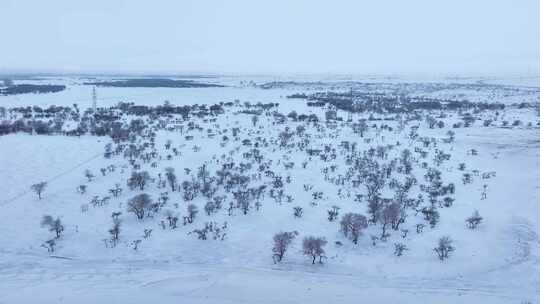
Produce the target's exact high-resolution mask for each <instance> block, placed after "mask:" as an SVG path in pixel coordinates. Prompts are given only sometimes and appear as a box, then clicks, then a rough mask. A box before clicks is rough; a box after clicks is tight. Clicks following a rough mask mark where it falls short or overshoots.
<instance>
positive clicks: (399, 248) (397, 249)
mask: <svg viewBox="0 0 540 304" xmlns="http://www.w3.org/2000/svg"><path fill="white" fill-rule="evenodd" d="M407 250H409V248H407V245H405V244H403V243H395V244H394V255H395V256H398V257H400V256H402V255H403V252H405V251H407Z"/></svg>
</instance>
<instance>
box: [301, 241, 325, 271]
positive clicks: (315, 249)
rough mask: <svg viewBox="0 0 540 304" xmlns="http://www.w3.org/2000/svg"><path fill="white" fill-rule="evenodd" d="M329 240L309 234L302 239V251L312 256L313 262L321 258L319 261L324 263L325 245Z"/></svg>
mask: <svg viewBox="0 0 540 304" xmlns="http://www.w3.org/2000/svg"><path fill="white" fill-rule="evenodd" d="M326 244H327V241H326V239H325V238H323V237H314V236H308V237H305V238H304V240H303V241H302V251H303V253H304V255H307V256H309V257H311V259H312V260H311V264H315V260H316V259H317V258H319V263H321V264H322V259H323V257H325V255H324V254H325V251H324V246H325V245H326Z"/></svg>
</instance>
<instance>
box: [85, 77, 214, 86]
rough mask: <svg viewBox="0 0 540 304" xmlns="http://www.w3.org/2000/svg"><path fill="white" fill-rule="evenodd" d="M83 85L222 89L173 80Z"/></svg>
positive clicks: (141, 80)
mask: <svg viewBox="0 0 540 304" xmlns="http://www.w3.org/2000/svg"><path fill="white" fill-rule="evenodd" d="M84 84H85V85H96V86H101V87H119V88H215V87H224V86H223V85H219V84H213V83H202V82H195V81H193V80H173V79H162V78H141V79H125V80H115V81H97V82H85V83H84Z"/></svg>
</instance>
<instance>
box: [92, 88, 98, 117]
mask: <svg viewBox="0 0 540 304" xmlns="http://www.w3.org/2000/svg"><path fill="white" fill-rule="evenodd" d="M92 110H93V111H94V114H96V112H97V93H96V87H95V86H94V87H93V88H92Z"/></svg>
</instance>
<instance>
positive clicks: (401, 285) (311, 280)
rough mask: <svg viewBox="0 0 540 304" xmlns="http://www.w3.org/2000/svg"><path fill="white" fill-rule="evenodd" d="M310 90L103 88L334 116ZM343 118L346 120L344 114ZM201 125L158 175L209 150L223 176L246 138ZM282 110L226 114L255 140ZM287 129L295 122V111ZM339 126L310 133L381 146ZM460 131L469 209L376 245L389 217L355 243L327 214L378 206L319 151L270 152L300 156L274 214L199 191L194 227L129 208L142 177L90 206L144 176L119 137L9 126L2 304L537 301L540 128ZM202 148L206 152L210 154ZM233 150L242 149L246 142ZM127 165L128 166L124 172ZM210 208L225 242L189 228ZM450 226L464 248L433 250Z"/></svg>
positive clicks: (460, 201)
mask: <svg viewBox="0 0 540 304" xmlns="http://www.w3.org/2000/svg"><path fill="white" fill-rule="evenodd" d="M62 81H65V80H64V79H63V80H62ZM50 82H51V81H49V83H50ZM298 91H299V90H296V89H279V90H277V89H276V90H261V89H258V88H251V87H249V88H246V87H230V88H210V89H133V88H100V89H99V96H100V102H101V103H102V104H101V105H102V106H107V105H113V104H116V103H117V102H118V101H121V99H119V98H118V97H127V99H128V100H129V101H135V102H136V103H140V104H149V105H156V104H162V103H163V101H164V100H169V101H170V102H171V103H173V104H194V103H207V104H213V103H217V102H219V101H234V100H235V99H238V100H240V101H241V102H244V101H251V102H258V101H261V102H278V103H280V107H279V110H280V111H281V112H282V113H285V114H286V113H288V112H289V111H291V110H293V109H295V110H297V111H298V112H299V113H309V112H313V113H317V114H319V115H320V116H321V115H322V117H324V113H323V112H321V110H320V109H313V108H307V107H305V102H304V101H299V100H288V99H285V98H283V97H284V96H285V95H287V94H290V93H291V92H298ZM90 92H91V87H87V86H79V85H73V86H69V88H68V90H67V91H65V92H61V93H55V94H46V95H21V96H17V97H13V96H3V97H0V103H1V104H2V106H22V105H41V106H43V105H51V104H57V105H71V104H73V103H79V105H80V107H81V108H85V107H88V106H90V104H91V99H90V98H89V97H90ZM452 94H465V95H467V94H469V93H467V92H465V93H461V92H458V93H456V92H452ZM471 94H472V93H471ZM535 98H536V97H535ZM471 100H473V98H471ZM512 100H513V99H512ZM339 115H341V116H343V117H345V116H346V114H345V113H341V112H340V113H339ZM504 115H505V117H506V119H508V120H510V121H512V119H517V118H519V119H522V120H523V121H525V122H528V121H531V122H533V124H534V123H536V121H538V117H535V116H534V114H533V113H531V112H528V111H525V110H505V112H504ZM357 118H358V117H355V118H354V119H357ZM455 119H456V118H454V117H449V118H447V119H446V120H447V123H446V124H447V125H451V122H452V121H453V120H455ZM196 121H197V123H198V124H200V125H201V126H203V131H204V132H203V131H201V132H195V133H194V134H193V135H194V137H195V138H194V140H193V141H186V140H185V139H184V136H183V135H181V134H179V133H178V132H167V131H160V133H159V134H158V137H157V138H158V142H157V143H156V145H157V146H158V147H163V145H164V144H165V141H166V140H167V139H170V140H172V143H173V146H174V147H177V148H178V149H179V150H180V152H181V156H179V157H173V158H172V160H166V159H163V160H161V161H160V163H159V167H158V168H151V167H150V166H149V165H148V164H144V165H143V167H144V169H145V170H148V171H149V172H150V174H151V175H152V176H155V175H157V173H158V172H163V170H164V168H165V167H167V166H172V167H174V168H175V169H176V173H177V175H178V176H179V179H180V181H181V180H182V179H183V178H184V173H183V168H191V169H192V170H195V169H196V168H197V167H198V166H199V165H201V164H203V163H205V162H206V163H208V164H209V166H210V171H211V172H214V171H215V170H216V169H218V168H219V166H218V164H217V162H216V156H217V158H219V156H220V155H222V154H229V152H230V151H233V150H234V148H235V147H236V146H238V145H239V143H238V142H229V143H228V144H227V145H225V146H224V147H222V146H220V145H219V142H220V140H221V136H220V135H218V136H216V137H214V138H209V137H207V136H206V128H209V127H211V126H212V125H213V123H204V122H203V121H202V120H197V119H196ZM269 121H270V120H269V118H266V117H261V120H260V121H259V123H258V126H257V127H252V126H251V121H250V116H248V115H244V114H238V115H236V114H234V113H233V111H228V112H227V113H226V114H224V115H222V116H219V118H218V121H217V122H216V123H217V124H220V125H221V126H222V127H233V126H238V127H241V128H245V130H249V132H250V133H242V135H241V137H242V138H253V137H255V136H262V137H266V138H269V137H271V136H274V137H275V136H276V135H277V134H278V132H279V131H281V130H283V128H284V126H273V125H271V124H270V123H269ZM389 124H392V122H389ZM287 125H288V126H290V127H291V128H295V127H296V123H294V122H287ZM420 126H421V127H420V130H419V133H420V134H421V135H422V136H432V137H435V138H443V137H444V134H445V132H446V131H447V130H448V127H447V128H445V129H442V130H438V129H435V130H430V129H427V128H426V127H425V124H424V123H420ZM339 130H342V131H336V130H330V129H329V128H327V129H325V131H323V133H319V132H317V131H316V130H310V129H308V130H307V132H308V133H310V134H311V135H312V140H313V142H314V145H319V146H320V147H322V145H324V144H325V143H328V141H329V140H330V139H329V138H328V137H327V135H328V134H330V133H332V134H333V133H336V132H337V133H339V134H338V135H337V136H338V137H337V138H334V139H332V140H333V141H334V142H333V144H334V145H336V144H338V143H339V142H340V141H341V140H350V141H352V142H358V143H359V145H360V148H362V149H364V148H365V146H362V145H367V144H366V143H364V142H362V141H361V140H359V138H358V135H356V134H353V133H352V132H351V131H350V128H341V127H340V128H339ZM369 132H372V131H369ZM369 132H368V134H369ZM455 132H456V142H455V143H454V144H444V143H442V142H441V143H439V147H438V148H440V149H442V150H444V151H446V152H451V154H452V157H451V159H450V160H449V161H447V162H445V163H443V165H442V166H441V171H442V172H443V180H444V181H445V182H449V181H451V182H454V183H455V184H456V194H455V199H456V200H455V202H454V205H453V206H452V207H450V208H444V209H442V210H441V221H440V223H439V224H438V225H437V227H435V228H433V229H430V228H429V227H426V228H425V229H424V232H423V233H422V234H417V233H416V232H415V231H414V230H415V228H414V225H415V224H416V223H420V222H422V220H421V216H420V215H419V216H416V217H415V216H414V215H410V216H409V218H408V219H407V222H406V224H405V227H404V228H408V229H409V230H410V232H409V235H408V236H407V239H406V240H403V239H402V238H401V236H400V234H399V233H398V232H392V235H391V236H390V238H389V239H388V241H387V242H378V243H377V245H376V246H372V244H371V240H370V238H369V236H370V235H371V234H378V233H379V230H380V229H379V228H378V227H374V226H373V227H372V226H370V227H369V228H368V230H367V231H366V232H365V233H364V235H363V236H362V237H361V238H360V240H359V243H358V244H357V245H354V244H353V243H352V242H350V241H348V240H347V239H345V238H344V237H343V236H342V235H341V233H340V232H339V229H338V225H337V224H336V222H328V221H327V220H326V210H327V209H328V208H329V207H330V206H332V205H335V204H337V205H340V206H341V208H342V209H341V211H340V212H341V214H344V213H345V212H349V211H350V212H360V213H364V214H365V204H359V203H357V202H354V201H353V199H354V197H346V198H340V197H339V196H338V194H337V187H336V186H335V185H333V184H330V183H329V182H327V181H324V179H323V174H322V173H321V170H322V168H323V167H324V166H325V164H324V163H323V162H319V161H317V160H315V161H313V162H310V163H309V164H308V165H307V168H306V169H302V168H301V167H300V164H301V163H302V161H304V160H305V159H306V154H305V152H298V151H292V152H291V153H290V154H288V155H286V156H284V153H283V151H281V150H275V149H273V147H272V146H270V147H267V148H262V150H263V152H264V156H265V158H269V159H273V160H274V161H275V162H277V161H278V160H281V161H282V162H283V161H294V162H295V163H296V166H295V167H294V168H293V169H291V170H285V169H282V170H283V172H280V173H281V174H282V175H283V176H286V175H290V176H291V177H292V183H290V184H286V186H285V189H286V193H287V194H290V195H292V196H293V198H294V201H293V202H292V203H287V202H283V203H282V204H277V203H276V202H274V201H273V200H271V199H270V198H268V197H267V198H266V200H265V201H264V202H263V206H262V210H261V211H259V212H256V211H250V213H249V214H248V215H242V214H241V213H240V212H239V211H237V212H236V214H235V215H234V216H232V217H230V216H228V215H227V212H226V210H222V212H220V213H218V214H216V215H212V216H211V217H210V216H207V215H206V214H204V212H203V206H204V203H205V200H204V199H203V198H201V197H198V198H196V199H195V201H194V203H195V204H197V205H198V206H199V209H200V213H199V217H198V218H197V219H196V221H195V223H194V224H193V225H190V226H182V225H181V224H180V226H179V228H178V229H174V230H170V229H167V230H163V229H161V228H160V225H159V220H160V219H159V218H154V219H150V218H146V219H144V220H142V221H138V220H136V218H135V217H134V216H133V215H132V214H128V213H127V212H126V211H125V206H126V202H127V200H128V199H129V198H131V197H132V196H133V195H135V194H137V193H140V192H139V191H131V190H128V189H127V188H126V189H124V191H123V193H122V195H121V196H120V197H119V198H113V199H111V202H110V203H109V204H108V205H107V206H104V207H100V208H92V207H90V209H89V211H88V212H86V213H82V212H81V205H82V204H87V203H88V202H89V201H90V200H91V198H92V196H94V195H99V196H104V195H107V190H108V189H109V188H111V187H112V185H114V183H120V184H121V185H122V186H123V187H124V188H125V180H126V178H127V177H128V175H129V174H130V173H131V169H130V168H127V161H126V160H125V159H123V158H122V157H119V156H115V157H113V158H111V159H105V158H103V156H102V154H103V151H104V146H105V144H107V143H108V142H109V141H110V140H109V139H108V138H105V137H92V136H82V137H80V138H77V137H63V136H37V135H33V136H31V135H21V134H16V135H6V136H0V193H1V194H2V198H1V199H0V210H1V213H0V215H1V227H2V229H1V232H0V303H1V304H4V303H6V304H7V303H148V302H149V301H153V302H155V303H359V302H366V303H522V302H523V301H530V302H531V303H538V302H540V263H539V261H540V238H539V236H538V233H539V229H540V228H539V227H540V130H539V129H538V128H534V127H532V128H526V127H517V128H501V127H495V126H493V127H482V125H481V122H477V123H476V124H475V125H474V126H473V127H471V128H460V129H455ZM229 135H230V134H229ZM394 136H395V137H393V138H389V137H385V138H380V137H378V138H377V139H376V140H375V142H374V143H371V144H372V145H375V144H377V143H379V144H394V143H395V142H396V141H400V142H402V144H403V145H408V144H409V143H408V141H407V140H405V138H403V136H404V135H403V134H399V133H397V132H394ZM194 145H197V146H200V147H201V150H200V151H198V152H195V151H194V150H193V149H192V147H193V146H194ZM161 149H164V148H161ZM242 149H243V148H242ZM410 149H411V150H413V149H414V147H413V146H411V147H410ZM471 149H476V150H477V151H478V155H476V156H473V155H468V153H467V151H470V150H471ZM240 151H242V150H240ZM162 152H163V155H166V154H167V152H166V151H164V150H163V151H162ZM229 155H231V157H233V158H234V159H236V160H237V161H241V158H242V154H241V152H237V153H231V154H229ZM429 161H431V158H429ZM461 162H465V163H466V165H467V171H468V172H470V170H478V171H479V172H480V173H482V172H490V171H495V172H496V173H497V174H496V177H493V178H490V179H487V180H483V179H481V178H480V177H474V182H473V183H472V184H468V185H463V184H462V183H461V175H462V173H463V172H461V171H459V170H458V169H457V165H458V164H459V163H461ZM111 164H114V165H116V166H117V167H118V169H117V170H116V171H115V172H113V173H108V174H107V175H106V176H102V175H101V174H100V173H99V169H100V168H103V167H106V166H108V165H111ZM123 165H126V168H125V170H122V171H123V172H122V171H121V170H120V168H121V167H122V166H123ZM282 168H283V167H282ZM344 168H345V167H342V168H341V167H340V168H338V170H342V169H343V170H344ZM86 169H89V170H91V171H92V172H93V173H94V174H95V175H96V178H95V180H94V181H92V182H87V181H86V178H85V177H84V175H83V172H84V170H86ZM415 170H419V171H417V174H418V175H417V176H416V177H417V178H418V180H421V179H423V171H420V169H419V168H417V169H415ZM413 174H415V173H414V171H413ZM42 180H46V181H48V187H47V189H46V191H45V193H44V197H43V199H41V200H39V199H38V198H37V197H36V196H35V195H34V194H33V193H32V192H31V191H30V190H29V186H30V185H31V184H34V183H36V182H39V181H42ZM308 183H309V184H313V185H315V189H318V190H320V191H323V192H324V199H323V200H322V202H320V203H319V205H318V206H316V207H313V206H310V204H309V202H310V200H311V197H310V193H309V192H305V191H304V190H303V189H302V187H303V184H308ZM81 184H86V185H87V186H88V192H87V193H86V194H83V195H81V194H79V193H77V192H76V191H75V188H76V187H77V186H78V185H81ZM483 184H487V187H488V193H487V199H481V192H482V186H483ZM163 191H164V190H163V189H157V188H156V187H155V186H153V185H150V186H149V188H148V190H147V191H146V192H148V193H149V194H150V195H151V196H152V197H153V198H156V199H157V197H158V196H159V193H160V192H163ZM170 197H171V200H170V203H169V204H173V203H178V204H179V205H180V208H179V209H178V212H179V213H182V212H184V210H185V206H184V205H185V204H186V203H185V202H184V201H183V199H182V196H181V193H178V192H177V193H170ZM297 205H298V206H302V207H303V208H304V216H303V217H302V218H300V219H295V218H293V216H292V207H294V206H297ZM474 210H479V211H480V213H481V215H482V216H483V217H484V219H485V222H484V223H483V224H482V225H480V227H479V228H478V229H476V230H470V229H468V228H467V227H466V226H465V223H464V220H465V218H466V217H467V216H469V215H470V214H471V213H472V212H473V211H474ZM114 211H122V212H123V214H122V216H121V218H122V220H123V226H122V233H121V243H120V244H119V245H118V246H117V247H116V248H105V246H104V243H103V241H102V240H103V239H104V238H107V237H108V232H107V231H108V229H109V228H110V226H111V216H110V214H111V212H114ZM44 214H51V215H53V216H60V217H61V219H62V221H63V222H64V225H65V227H66V230H65V232H64V235H63V236H62V238H61V239H60V241H59V242H58V247H57V250H56V252H55V253H54V254H52V255H51V254H49V253H47V251H46V250H45V249H44V248H42V247H40V245H41V244H42V243H43V241H44V240H46V239H48V238H50V234H51V233H50V232H48V231H47V229H43V228H41V227H39V222H40V220H41V217H42V216H43V215H44ZM209 220H212V221H216V222H218V223H222V222H224V221H227V223H228V225H229V228H228V231H227V238H226V239H225V240H224V241H216V240H207V241H201V240H198V239H196V238H195V237H194V236H193V235H188V232H189V231H191V230H193V229H194V228H198V227H200V226H201V225H203V223H204V222H205V221H209ZM145 228H149V229H153V235H152V237H151V238H149V239H145V240H143V241H142V242H141V244H140V246H139V249H138V250H137V251H135V250H133V249H132V246H131V245H130V244H131V242H132V241H133V240H135V239H140V238H142V234H143V230H144V229H145ZM291 230H297V231H299V233H300V237H298V238H297V239H296V240H295V241H294V242H293V245H292V248H291V249H290V250H289V251H288V252H287V255H286V257H285V259H284V261H283V262H282V263H280V264H274V263H273V261H272V258H271V247H272V236H273V235H274V234H275V233H276V232H278V231H291ZM306 235H317V236H324V237H326V239H327V240H328V241H329V242H328V245H327V246H326V255H327V257H328V258H327V260H326V262H325V263H324V264H322V265H311V262H310V261H309V259H306V258H305V257H304V256H302V254H301V253H300V251H301V237H303V236H306ZM443 235H450V236H451V237H452V238H453V239H454V245H455V247H456V251H455V252H454V254H453V255H452V256H451V258H450V259H448V260H445V261H442V262H441V261H440V260H438V259H437V258H436V256H435V255H434V253H433V247H434V246H435V245H436V242H437V239H438V238H439V237H441V236H443ZM335 241H341V242H342V243H343V246H336V245H335V243H334V242H335ZM395 242H405V243H406V244H407V246H408V247H409V250H408V251H407V252H406V254H405V255H404V256H402V257H395V256H394V255H393V244H394V243H395Z"/></svg>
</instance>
